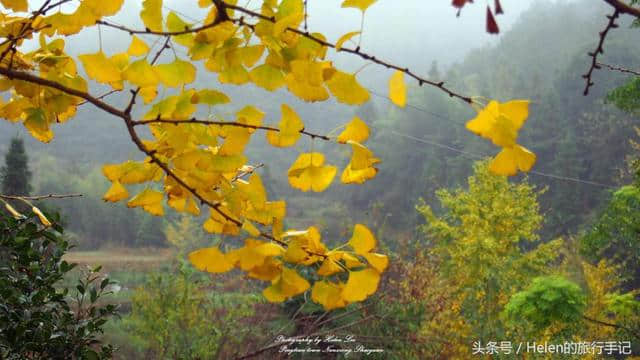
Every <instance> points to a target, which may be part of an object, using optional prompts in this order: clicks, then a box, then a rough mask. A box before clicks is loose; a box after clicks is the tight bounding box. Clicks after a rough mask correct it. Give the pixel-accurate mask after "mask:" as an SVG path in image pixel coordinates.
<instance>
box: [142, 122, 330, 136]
mask: <svg viewBox="0 0 640 360" xmlns="http://www.w3.org/2000/svg"><path fill="white" fill-rule="evenodd" d="M163 123H164V124H174V125H179V124H203V125H218V126H235V127H242V128H247V129H255V130H266V131H275V132H280V129H278V128H275V127H271V126H261V125H250V124H245V123H239V122H235V121H213V120H198V119H196V118H192V119H189V120H173V119H151V120H139V121H134V122H133V126H138V125H148V124H163ZM300 133H301V134H303V135H307V136H309V137H311V138H312V139H315V138H318V139H322V140H326V141H330V140H331V138H329V137H328V136H326V135H319V134H315V133H311V132H308V131H306V130H304V129H302V130H300Z"/></svg>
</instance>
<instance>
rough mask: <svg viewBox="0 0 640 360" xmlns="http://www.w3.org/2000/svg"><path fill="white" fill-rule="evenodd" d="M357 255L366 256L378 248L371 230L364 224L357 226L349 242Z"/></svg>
mask: <svg viewBox="0 0 640 360" xmlns="http://www.w3.org/2000/svg"><path fill="white" fill-rule="evenodd" d="M348 244H349V246H351V247H352V248H353V250H355V252H356V254H360V255H364V254H366V253H368V252H370V251H371V250H373V249H374V248H375V247H376V238H375V237H374V236H373V233H372V232H371V230H369V229H368V228H367V227H366V226H364V225H362V224H356V226H355V227H354V228H353V236H351V239H350V240H349V242H348Z"/></svg>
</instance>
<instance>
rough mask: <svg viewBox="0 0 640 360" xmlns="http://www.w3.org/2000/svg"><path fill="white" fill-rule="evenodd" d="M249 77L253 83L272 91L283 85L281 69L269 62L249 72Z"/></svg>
mask: <svg viewBox="0 0 640 360" xmlns="http://www.w3.org/2000/svg"><path fill="white" fill-rule="evenodd" d="M249 79H251V81H253V83H254V84H256V85H258V86H260V87H261V88H263V89H266V90H268V91H274V90H276V89H278V88H280V87H282V86H284V74H283V73H282V71H281V70H280V69H278V68H276V67H274V66H271V65H269V64H262V65H259V66H257V67H255V68H254V69H253V70H251V72H249Z"/></svg>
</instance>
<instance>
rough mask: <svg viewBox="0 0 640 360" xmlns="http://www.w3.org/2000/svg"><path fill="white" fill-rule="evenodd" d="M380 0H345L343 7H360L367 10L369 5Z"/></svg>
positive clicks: (363, 10)
mask: <svg viewBox="0 0 640 360" xmlns="http://www.w3.org/2000/svg"><path fill="white" fill-rule="evenodd" d="M376 1H378V0H344V1H343V2H342V7H343V8H347V7H350V8H356V9H360V10H361V11H362V12H365V11H366V10H367V8H369V6H371V5H373V4H374V3H375V2H376Z"/></svg>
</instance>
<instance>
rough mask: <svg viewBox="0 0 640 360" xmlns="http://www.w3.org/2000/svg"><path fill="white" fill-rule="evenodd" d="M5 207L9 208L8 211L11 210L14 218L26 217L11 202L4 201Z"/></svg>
mask: <svg viewBox="0 0 640 360" xmlns="http://www.w3.org/2000/svg"><path fill="white" fill-rule="evenodd" d="M4 207H5V209H7V211H8V212H9V214H11V216H13V218H14V219H16V220H17V219H22V218H24V215H22V214H20V213H19V212H18V210H16V209H14V208H13V206H11V205H9V203H7V202H5V203H4Z"/></svg>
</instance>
